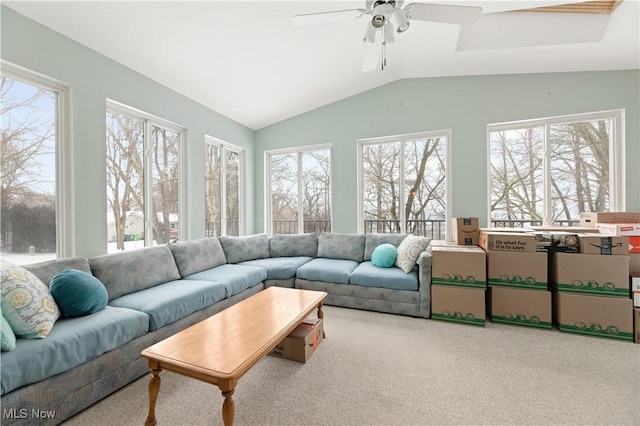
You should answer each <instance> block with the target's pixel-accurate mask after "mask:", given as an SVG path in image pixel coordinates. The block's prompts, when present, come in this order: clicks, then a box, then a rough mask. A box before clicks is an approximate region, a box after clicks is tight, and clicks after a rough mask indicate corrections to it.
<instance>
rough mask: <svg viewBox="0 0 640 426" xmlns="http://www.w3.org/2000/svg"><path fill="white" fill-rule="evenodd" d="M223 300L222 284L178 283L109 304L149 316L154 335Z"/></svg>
mask: <svg viewBox="0 0 640 426" xmlns="http://www.w3.org/2000/svg"><path fill="white" fill-rule="evenodd" d="M225 297H226V289H225V286H224V285H223V284H222V283H219V282H210V281H196V280H177V281H170V282H168V283H164V284H162V285H158V286H155V287H151V288H148V289H145V290H141V291H137V292H135V293H131V294H127V295H126V296H122V297H118V298H117V299H114V300H112V301H111V302H109V304H110V305H111V306H117V307H122V308H130V309H135V310H136V311H140V312H144V313H145V314H147V315H149V330H150V331H154V330H157V329H159V328H161V327H164V326H165V325H167V324H171V323H173V322H175V321H178V320H180V319H182V318H184V317H186V316H188V315H190V314H192V313H194V312H196V311H199V310H201V309H204V308H206V307H209V306H211V305H213V304H214V303H216V302H219V301H221V300H223V299H225Z"/></svg>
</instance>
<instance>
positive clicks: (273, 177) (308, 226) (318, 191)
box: [265, 145, 331, 234]
mask: <svg viewBox="0 0 640 426" xmlns="http://www.w3.org/2000/svg"><path fill="white" fill-rule="evenodd" d="M265 156H266V157H265V158H266V167H265V173H266V175H267V176H266V192H267V193H266V196H265V200H266V203H267V212H266V215H265V216H266V225H265V228H266V229H267V232H268V233H270V234H298V233H305V232H318V233H320V232H330V231H331V146H328V145H322V146H311V147H305V148H304V149H293V150H282V151H270V152H267V153H266V154H265Z"/></svg>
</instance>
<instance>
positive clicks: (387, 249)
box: [371, 244, 398, 268]
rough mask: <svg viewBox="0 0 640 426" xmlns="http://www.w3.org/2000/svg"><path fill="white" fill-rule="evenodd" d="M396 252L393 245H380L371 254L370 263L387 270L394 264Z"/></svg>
mask: <svg viewBox="0 0 640 426" xmlns="http://www.w3.org/2000/svg"><path fill="white" fill-rule="evenodd" d="M397 256H398V250H397V249H396V248H395V246H394V245H393V244H380V245H379V246H378V247H376V248H375V249H373V253H371V263H372V264H373V266H377V267H379V268H389V267H391V266H393V265H394V264H395V263H396V257H397Z"/></svg>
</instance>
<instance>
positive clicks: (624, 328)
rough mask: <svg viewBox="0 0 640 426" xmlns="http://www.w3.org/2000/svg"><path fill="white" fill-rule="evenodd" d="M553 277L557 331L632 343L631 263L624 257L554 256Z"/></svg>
mask: <svg viewBox="0 0 640 426" xmlns="http://www.w3.org/2000/svg"><path fill="white" fill-rule="evenodd" d="M580 238H581V239H582V238H584V239H585V240H586V239H587V238H589V237H580ZM585 243H586V242H583V245H584V244H585ZM622 251H624V249H622ZM605 252H606V253H612V251H611V250H609V249H606V250H605ZM550 276H551V278H550V280H551V285H552V287H553V316H554V322H555V324H556V326H557V327H558V329H560V330H561V331H565V332H569V333H578V334H588V335H592V336H600V337H607V338H613V339H621V340H633V318H632V304H631V299H630V298H629V259H628V257H627V256H625V255H624V253H622V254H587V253H577V254H575V253H554V254H553V256H552V261H551V274H550Z"/></svg>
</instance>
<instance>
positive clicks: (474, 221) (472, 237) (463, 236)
mask: <svg viewBox="0 0 640 426" xmlns="http://www.w3.org/2000/svg"><path fill="white" fill-rule="evenodd" d="M479 223H480V222H479V220H478V218H477V217H454V218H453V222H452V226H453V242H454V243H456V244H460V245H465V246H477V245H478V239H479V237H480V225H479Z"/></svg>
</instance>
